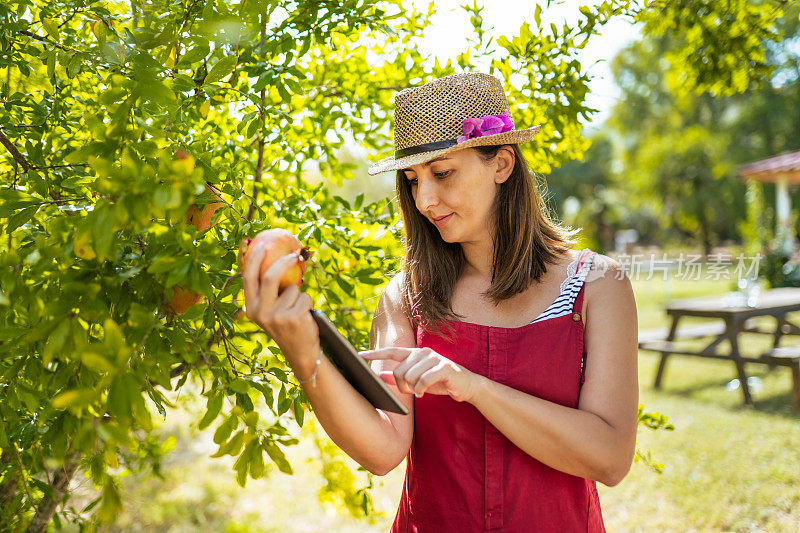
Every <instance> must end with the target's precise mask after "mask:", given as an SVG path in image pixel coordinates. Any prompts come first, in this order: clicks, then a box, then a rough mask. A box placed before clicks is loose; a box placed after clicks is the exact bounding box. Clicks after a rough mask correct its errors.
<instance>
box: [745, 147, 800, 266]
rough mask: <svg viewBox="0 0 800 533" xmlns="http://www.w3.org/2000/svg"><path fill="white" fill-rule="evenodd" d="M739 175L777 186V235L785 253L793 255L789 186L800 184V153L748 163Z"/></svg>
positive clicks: (789, 153)
mask: <svg viewBox="0 0 800 533" xmlns="http://www.w3.org/2000/svg"><path fill="white" fill-rule="evenodd" d="M739 175H741V176H742V177H743V178H745V179H752V180H756V181H760V182H762V183H774V184H775V218H776V219H777V224H776V226H777V227H776V228H775V235H776V236H779V237H782V241H783V249H784V252H786V253H787V254H790V253H792V247H793V245H792V240H793V235H792V223H791V210H792V202H791V198H790V197H789V185H797V184H800V151H798V152H788V153H785V154H781V155H776V156H775V157H770V158H769V159H762V160H761V161H754V162H752V163H747V164H746V165H742V166H741V167H739Z"/></svg>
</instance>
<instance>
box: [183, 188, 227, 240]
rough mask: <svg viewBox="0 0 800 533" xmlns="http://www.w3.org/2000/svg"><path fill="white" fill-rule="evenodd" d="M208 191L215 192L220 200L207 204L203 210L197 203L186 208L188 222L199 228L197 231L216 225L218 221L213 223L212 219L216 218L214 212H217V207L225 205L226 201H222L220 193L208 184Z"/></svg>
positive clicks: (215, 195)
mask: <svg viewBox="0 0 800 533" xmlns="http://www.w3.org/2000/svg"><path fill="white" fill-rule="evenodd" d="M206 192H207V193H210V194H213V195H214V197H215V198H216V199H218V200H220V201H219V202H212V203H210V204H207V205H206V206H205V207H203V209H202V210H201V209H200V208H199V207H198V206H197V204H192V205H190V206H189V209H187V210H186V223H187V224H191V225H192V226H194V227H195V228H197V231H205V230H207V229H208V228H210V227H211V226H212V225H216V222H215V223H214V224H211V220H212V219H213V218H214V213H216V212H217V209H219V208H220V207H222V206H224V205H225V203H224V202H222V198H220V197H219V195H218V194H217V193H215V192H214V191H213V190H212V189H211V188H210V187H209V186H208V185H206ZM217 222H219V221H217Z"/></svg>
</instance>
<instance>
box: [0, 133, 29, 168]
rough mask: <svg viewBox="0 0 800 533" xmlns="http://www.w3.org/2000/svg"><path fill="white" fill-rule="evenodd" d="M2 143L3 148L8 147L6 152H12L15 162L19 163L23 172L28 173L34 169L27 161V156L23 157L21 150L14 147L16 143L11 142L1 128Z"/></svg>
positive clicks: (0, 138)
mask: <svg viewBox="0 0 800 533" xmlns="http://www.w3.org/2000/svg"><path fill="white" fill-rule="evenodd" d="M0 143H1V144H2V145H3V146H5V147H6V150H8V151H9V152H11V157H13V158H14V161H16V162H17V163H19V166H21V167H22V170H24V171H25V172H28V171H29V170H31V168H32V167H31V164H30V163H28V160H27V159H25V156H23V155H22V154H21V153H20V152H19V150H17V147H16V146H14V143H12V142H11V141H10V140H9V138H8V137H6V136H5V134H4V133H3V130H2V128H0Z"/></svg>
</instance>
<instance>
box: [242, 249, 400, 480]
mask: <svg viewBox="0 0 800 533" xmlns="http://www.w3.org/2000/svg"><path fill="white" fill-rule="evenodd" d="M252 254H253V255H252V256H251V258H250V260H249V261H248V262H247V265H246V266H245V271H244V275H243V278H244V292H245V305H246V309H247V311H246V314H247V317H248V318H250V320H252V321H253V322H255V323H256V324H258V325H260V326H261V327H262V328H263V329H264V331H265V332H266V333H267V334H268V335H270V337H272V339H274V340H275V342H276V343H277V344H278V346H279V347H280V348H281V350H282V351H283V355H284V357H285V358H286V360H287V362H288V363H289V365H290V366H291V367H292V370H293V371H294V373H295V376H297V378H298V379H300V380H310V376H311V375H312V374H313V372H314V368H315V366H316V360H317V357H318V356H319V357H320V364H319V367H318V368H317V370H316V377H315V379H314V380H310V381H308V382H307V383H304V384H303V390H304V391H305V394H306V397H308V400H309V402H310V403H311V407H312V408H313V411H314V415H315V416H316V417H317V420H319V422H320V424H321V425H322V427H323V428H324V429H325V432H326V433H327V434H328V436H329V437H330V438H331V440H333V442H335V443H336V445H337V446H339V447H340V448H341V449H342V450H343V451H344V452H345V453H346V454H347V455H349V456H350V457H352V458H353V459H354V460H355V461H356V462H358V463H359V464H360V465H362V466H363V467H364V468H366V469H367V470H369V471H370V472H373V473H375V474H379V475H383V474H385V473H386V472H388V469H389V466H390V464H392V468H393V467H394V465H393V463H394V459H395V457H396V456H398V455H400V454H401V453H402V455H403V456H404V455H405V452H404V451H403V450H402V447H403V446H404V445H405V442H404V440H403V439H400V438H399V437H398V432H397V430H396V429H395V427H394V426H393V425H392V421H391V420H390V419H389V418H387V415H386V414H385V413H383V412H382V411H379V410H377V409H375V408H374V407H373V406H372V404H370V403H369V402H368V401H367V400H366V399H365V398H364V397H363V396H361V394H359V393H358V392H357V391H356V390H355V389H354V388H353V387H352V386H351V385H350V384H349V383H348V382H347V380H345V379H344V377H342V375H341V374H340V373H339V371H338V370H336V368H335V367H334V366H333V364H332V363H331V362H330V361H328V358H327V357H325V356H324V355H321V354H320V345H319V336H318V327H317V325H316V323H315V322H314V320H313V318H312V317H311V314H310V313H309V311H310V309H311V307H312V305H313V302H312V300H311V297H310V296H309V295H308V294H305V293H302V292H300V290H299V289H298V288H297V286H296V285H289V286H288V287H287V288H285V289H283V291H282V292H280V293H279V292H278V280H279V279H281V277H282V276H283V274H284V272H286V270H287V269H288V268H289V267H290V266H293V265H294V264H296V263H297V260H298V258H297V256H296V255H292V256H286V257H283V258H281V259H278V260H277V261H275V263H274V264H273V265H272V266H270V268H269V269H267V271H266V272H265V273H264V275H263V277H261V278H259V266H260V264H261V259H262V257H263V255H264V248H263V247H256V249H255V250H254V251H253V252H252ZM387 292H391V291H389V290H385V291H384V295H383V296H382V297H381V303H380V304H379V305H378V307H379V310H380V309H382V308H386V307H387V306H389V307H391V305H390V304H389V303H387V301H390V300H392V298H391V295H390V294H389V295H387ZM401 330H402V331H405V330H403V329H402V327H401ZM384 338H390V336H388V335H384ZM407 338H408V334H407V332H406V333H405V334H402V335H400V337H399V340H400V341H406V342H407ZM411 339H412V341H413V333H412V334H411ZM402 401H403V402H404V403H405V404H406V405H407V406H408V405H409V403H412V401H411V399H410V395H405V396H404V397H403V398H402ZM409 409H413V405H411V406H409ZM398 416H399V415H398ZM406 449H407V448H406ZM400 460H402V456H401V459H400ZM400 460H398V463H399V461H400Z"/></svg>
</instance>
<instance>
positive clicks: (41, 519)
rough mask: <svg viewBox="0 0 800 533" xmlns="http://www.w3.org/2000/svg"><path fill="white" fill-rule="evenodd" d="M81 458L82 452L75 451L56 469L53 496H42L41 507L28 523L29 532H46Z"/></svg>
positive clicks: (52, 486)
mask: <svg viewBox="0 0 800 533" xmlns="http://www.w3.org/2000/svg"><path fill="white" fill-rule="evenodd" d="M80 458H81V454H80V453H78V452H74V453H72V454H70V455H68V456H67V457H66V459H64V464H63V465H62V466H61V468H59V469H58V470H56V474H55V476H54V477H53V484H52V485H51V488H52V489H53V497H52V498H48V497H47V496H45V497H44V498H42V501H41V502H39V508H38V509H36V514H35V515H34V516H33V520H31V523H30V524H28V529H27V533H44V532H45V531H47V525H48V524H49V523H50V520H52V519H53V513H55V511H56V506H57V505H58V503H59V502H60V501H61V499H62V498H63V497H64V494H65V493H66V492H67V488H68V487H69V482H70V481H72V476H74V475H75V470H77V469H78V464H79V463H80Z"/></svg>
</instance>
